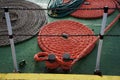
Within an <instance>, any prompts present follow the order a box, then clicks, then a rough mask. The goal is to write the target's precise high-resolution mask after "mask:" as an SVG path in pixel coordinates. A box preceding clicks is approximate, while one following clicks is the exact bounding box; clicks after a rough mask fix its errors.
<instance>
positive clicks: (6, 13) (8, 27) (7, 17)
mask: <svg viewBox="0 0 120 80" xmlns="http://www.w3.org/2000/svg"><path fill="white" fill-rule="evenodd" d="M4 11H5V19H6V23H7V29H8V34H9V40H10V46H11V50H12V58H13V65H14V70H15V72H18V71H19V70H18V66H17V60H16V52H15V45H14V40H13V34H12V26H11V22H10V15H9V11H8V8H5V9H4Z"/></svg>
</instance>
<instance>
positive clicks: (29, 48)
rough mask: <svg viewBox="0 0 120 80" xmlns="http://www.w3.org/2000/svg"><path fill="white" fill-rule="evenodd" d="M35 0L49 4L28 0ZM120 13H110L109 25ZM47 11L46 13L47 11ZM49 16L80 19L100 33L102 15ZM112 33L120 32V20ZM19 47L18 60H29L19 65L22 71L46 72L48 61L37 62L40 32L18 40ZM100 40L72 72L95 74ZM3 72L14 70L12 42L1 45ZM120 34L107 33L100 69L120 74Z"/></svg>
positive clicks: (0, 59)
mask: <svg viewBox="0 0 120 80" xmlns="http://www.w3.org/2000/svg"><path fill="white" fill-rule="evenodd" d="M28 1H32V2H34V3H36V4H38V5H41V6H43V8H46V6H47V3H48V1H49V0H28ZM118 14H119V12H118V10H116V11H115V12H114V13H113V14H111V15H110V16H109V17H108V19H107V25H108V24H110V23H111V21H112V20H113V19H114V18H115V17H116V16H117V15H118ZM46 15H47V14H46ZM47 17H48V23H50V22H53V21H56V20H74V21H78V22H81V23H83V24H85V25H87V26H88V27H89V28H91V29H93V30H94V32H95V34H99V32H100V27H101V22H102V18H99V19H78V18H74V17H71V16H67V17H64V18H51V17H49V16H47ZM106 34H112V35H120V20H119V21H118V22H116V24H115V25H113V27H112V28H111V29H110V30H109V31H108V32H107V33H106ZM15 47H16V56H17V61H18V63H19V62H20V61H21V60H25V61H26V63H27V64H26V66H25V67H24V68H20V71H21V72H23V73H45V64H44V62H40V63H36V62H35V61H34V59H33V57H34V54H36V53H37V52H40V51H41V49H40V48H39V46H38V43H37V36H35V37H33V38H31V39H29V40H27V41H24V42H21V43H18V44H15ZM97 47H98V43H97V44H96V46H95V48H94V50H93V51H92V52H91V53H90V54H89V55H88V56H86V57H85V58H83V59H81V60H79V61H78V62H77V63H76V64H75V65H74V66H73V68H72V71H71V72H70V73H71V74H93V72H94V69H95V63H96V55H97V49H98V48H97ZM0 55H1V56H0V72H1V73H11V72H13V63H12V55H11V48H10V46H4V47H0ZM119 59H120V36H105V37H104V43H103V49H102V57H101V66H100V69H101V71H102V73H103V75H120V70H119V69H120V60H119Z"/></svg>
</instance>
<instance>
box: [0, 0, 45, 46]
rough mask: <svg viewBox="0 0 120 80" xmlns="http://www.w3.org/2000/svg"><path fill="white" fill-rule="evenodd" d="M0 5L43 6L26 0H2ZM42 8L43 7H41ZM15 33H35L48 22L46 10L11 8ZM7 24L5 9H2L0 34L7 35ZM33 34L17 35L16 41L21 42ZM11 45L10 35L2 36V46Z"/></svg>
mask: <svg viewBox="0 0 120 80" xmlns="http://www.w3.org/2000/svg"><path fill="white" fill-rule="evenodd" d="M0 7H8V8H41V7H40V6H38V5H36V4H34V3H32V2H29V1H25V0H0ZM41 9H42V8H41ZM9 12H10V18H11V23H12V29H13V34H16V35H19V34H22V35H26V34H28V35H35V34H37V33H38V31H39V28H40V27H41V26H43V25H44V24H46V23H47V20H46V15H45V12H44V10H37V11H34V10H30V11H29V10H9ZM7 34H8V30H7V25H6V20H5V15H4V11H3V10H0V35H7ZM31 37H32V36H15V37H14V42H15V43H17V42H21V41H24V40H26V39H29V38H31ZM4 45H9V38H8V36H2V37H0V46H4Z"/></svg>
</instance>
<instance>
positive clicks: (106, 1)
mask: <svg viewBox="0 0 120 80" xmlns="http://www.w3.org/2000/svg"><path fill="white" fill-rule="evenodd" d="M104 6H108V7H109V8H116V5H115V2H114V1H113V0H85V1H84V3H83V4H82V5H81V6H80V8H103V7H104ZM114 11H115V10H109V11H108V14H112V13H113V12H114ZM71 16H73V17H77V18H85V19H86V18H87V19H93V18H100V17H102V16H103V10H94V11H93V10H76V11H75V12H73V13H72V14H71Z"/></svg>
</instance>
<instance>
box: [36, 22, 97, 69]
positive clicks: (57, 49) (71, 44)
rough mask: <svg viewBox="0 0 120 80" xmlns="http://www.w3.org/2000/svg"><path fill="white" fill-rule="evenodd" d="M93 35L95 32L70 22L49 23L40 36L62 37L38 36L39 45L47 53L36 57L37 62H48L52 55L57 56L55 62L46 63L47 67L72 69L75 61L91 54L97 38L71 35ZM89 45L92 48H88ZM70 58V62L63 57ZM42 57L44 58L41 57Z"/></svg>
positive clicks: (42, 29)
mask: <svg viewBox="0 0 120 80" xmlns="http://www.w3.org/2000/svg"><path fill="white" fill-rule="evenodd" d="M79 34H81V35H93V34H94V32H93V31H92V30H90V29H89V28H88V27H86V26H85V25H83V24H81V23H79V22H75V21H70V20H61V21H56V22H52V23H49V24H47V25H45V26H44V27H42V28H41V30H40V32H39V35H61V37H60V36H38V44H39V46H40V48H42V49H43V50H44V51H45V52H40V53H38V54H36V55H35V57H34V59H35V60H36V61H44V60H47V57H48V56H49V55H51V54H54V55H55V56H56V60H55V62H52V63H51V62H49V61H48V62H46V66H47V67H48V68H50V69H54V68H58V67H60V68H62V69H70V68H71V66H72V62H73V61H74V59H78V58H82V57H84V56H86V55H87V54H89V53H90V52H91V51H92V49H93V48H94V46H95V44H93V41H95V39H96V37H95V36H69V35H79ZM89 45H91V47H89V48H87V49H86V47H88V46H89ZM83 51H84V52H85V53H82V52H83ZM64 55H66V56H69V58H70V59H73V61H72V60H70V61H69V59H68V61H64V60H63V57H65V56H64ZM41 56H42V57H41Z"/></svg>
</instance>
